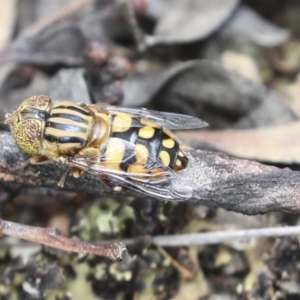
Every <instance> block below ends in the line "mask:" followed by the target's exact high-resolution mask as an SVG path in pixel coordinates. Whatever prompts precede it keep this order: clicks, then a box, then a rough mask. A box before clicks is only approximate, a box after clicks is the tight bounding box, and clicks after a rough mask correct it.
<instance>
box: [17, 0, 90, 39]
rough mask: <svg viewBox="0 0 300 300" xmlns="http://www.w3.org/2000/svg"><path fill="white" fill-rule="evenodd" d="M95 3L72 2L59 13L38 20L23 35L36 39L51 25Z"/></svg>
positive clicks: (88, 1) (85, 0) (86, 1)
mask: <svg viewBox="0 0 300 300" xmlns="http://www.w3.org/2000/svg"><path fill="white" fill-rule="evenodd" d="M93 2H95V0H78V1H75V2H71V3H70V4H69V5H67V6H65V7H63V8H62V9H60V10H59V11H57V12H55V13H53V14H51V15H49V16H47V17H43V18H41V19H40V20H38V21H37V22H36V23H34V24H33V25H32V26H30V27H28V28H27V29H25V30H24V31H23V32H22V35H23V36H26V37H27V38H29V37H34V36H36V35H38V34H39V33H41V32H42V31H43V30H45V29H46V28H48V27H49V26H50V25H52V24H55V23H57V22H59V21H61V20H63V19H66V18H68V17H70V16H72V15H74V14H75V13H76V12H77V11H79V10H80V9H81V8H82V7H83V6H85V5H87V4H89V3H93Z"/></svg>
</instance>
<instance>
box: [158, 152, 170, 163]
mask: <svg viewBox="0 0 300 300" xmlns="http://www.w3.org/2000/svg"><path fill="white" fill-rule="evenodd" d="M158 157H159V158H160V159H161V161H162V162H163V164H164V165H165V166H169V164H170V160H171V159H170V155H169V153H168V152H167V151H160V152H159V155H158Z"/></svg>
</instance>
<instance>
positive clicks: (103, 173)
mask: <svg viewBox="0 0 300 300" xmlns="http://www.w3.org/2000/svg"><path fill="white" fill-rule="evenodd" d="M114 139H115V140H116V141H118V138H114ZM119 142H121V143H115V146H114V147H112V150H110V151H109V152H107V151H106V152H105V154H103V155H102V156H101V157H100V160H98V161H96V160H95V159H93V160H89V159H87V158H78V157H70V158H68V164H69V165H70V166H71V167H76V168H79V169H82V170H84V171H86V172H88V173H91V174H93V175H96V176H100V177H104V178H105V179H106V180H108V181H109V182H110V183H111V184H112V185H113V186H122V187H125V188H128V189H132V190H135V191H139V192H141V193H144V194H146V195H149V196H153V197H156V198H160V199H165V200H174V201H183V200H187V199H190V198H191V197H192V195H193V189H192V188H191V187H190V186H189V185H188V184H187V182H185V181H184V179H183V178H182V177H180V176H179V175H178V174H177V173H176V172H175V171H174V170H172V169H171V168H169V167H167V166H165V165H164V164H163V163H162V162H161V160H160V159H159V158H153V157H149V156H144V157H142V156H141V155H140V156H139V159H137V155H136V153H135V145H134V144H131V143H130V142H127V141H124V140H121V141H119ZM118 144H119V145H122V144H125V148H124V146H120V147H118V146H117V145H118ZM124 149H126V151H125V152H126V155H123V157H122V159H117V157H121V155H120V153H121V152H122V153H125V152H124ZM142 161H143V162H142ZM121 165H122V166H123V168H124V165H125V166H127V167H125V168H126V169H127V171H124V170H122V168H121Z"/></svg>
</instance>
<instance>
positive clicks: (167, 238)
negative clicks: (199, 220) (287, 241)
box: [152, 226, 300, 247]
mask: <svg viewBox="0 0 300 300" xmlns="http://www.w3.org/2000/svg"><path fill="white" fill-rule="evenodd" d="M289 235H300V226H287V227H269V228H259V229H245V230H232V231H214V232H205V233H189V234H175V235H158V236H154V237H153V238H152V242H153V244H155V245H157V246H163V247H178V246H191V245H197V246H199V245H212V244H219V243H224V242H232V241H246V240H248V239H251V238H262V237H279V236H289Z"/></svg>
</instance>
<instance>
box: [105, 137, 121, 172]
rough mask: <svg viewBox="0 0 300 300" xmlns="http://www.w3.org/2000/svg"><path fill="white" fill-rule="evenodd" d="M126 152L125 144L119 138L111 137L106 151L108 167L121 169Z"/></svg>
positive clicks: (106, 164)
mask: <svg viewBox="0 0 300 300" xmlns="http://www.w3.org/2000/svg"><path fill="white" fill-rule="evenodd" d="M124 154H125V144H124V143H123V142H122V141H121V140H119V139H113V138H111V139H109V140H108V144H107V148H106V151H105V162H104V163H103V164H104V165H105V166H107V167H108V168H112V169H117V170H119V169H120V163H121V162H122V161H123V157H124Z"/></svg>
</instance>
